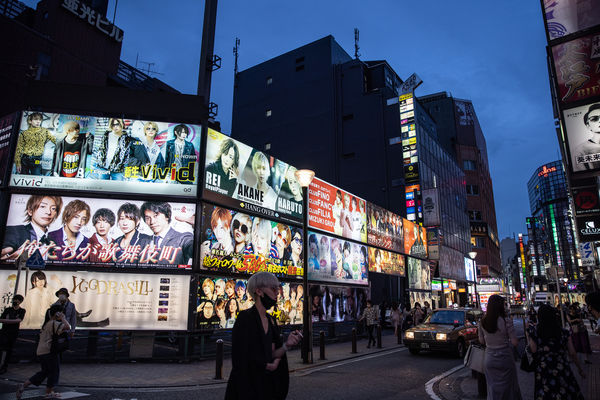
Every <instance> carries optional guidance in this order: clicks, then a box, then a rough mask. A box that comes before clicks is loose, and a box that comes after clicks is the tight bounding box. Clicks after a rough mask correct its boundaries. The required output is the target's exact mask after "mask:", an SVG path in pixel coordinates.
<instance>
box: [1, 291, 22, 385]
mask: <svg viewBox="0 0 600 400" xmlns="http://www.w3.org/2000/svg"><path fill="white" fill-rule="evenodd" d="M22 302H23V296H21V295H20V294H17V295H15V296H14V297H13V300H12V307H6V309H5V310H4V311H3V312H2V315H1V316H0V323H2V330H0V374H3V373H5V372H6V370H7V368H8V360H9V359H10V356H11V354H12V349H13V347H14V345H15V342H16V341H17V336H19V325H20V324H21V321H23V318H25V310H24V309H23V308H21V303H22Z"/></svg>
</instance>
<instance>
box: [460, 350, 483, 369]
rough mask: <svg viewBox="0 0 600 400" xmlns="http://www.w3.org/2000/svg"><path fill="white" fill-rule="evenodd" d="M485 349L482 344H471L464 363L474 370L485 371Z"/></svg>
mask: <svg viewBox="0 0 600 400" xmlns="http://www.w3.org/2000/svg"><path fill="white" fill-rule="evenodd" d="M484 362H485V349H484V348H483V347H482V346H479V345H475V344H471V345H470V346H469V349H468V350H467V354H466V355H465V359H464V365H465V366H467V367H469V368H471V369H472V370H473V371H477V372H479V373H482V374H483V373H484V372H485V371H484Z"/></svg>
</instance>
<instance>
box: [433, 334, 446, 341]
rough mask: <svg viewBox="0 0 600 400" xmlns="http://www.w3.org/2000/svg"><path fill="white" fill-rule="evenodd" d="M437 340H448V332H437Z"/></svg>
mask: <svg viewBox="0 0 600 400" xmlns="http://www.w3.org/2000/svg"><path fill="white" fill-rule="evenodd" d="M435 340H446V334H445V333H436V335H435Z"/></svg>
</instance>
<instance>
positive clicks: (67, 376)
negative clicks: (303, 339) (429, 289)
mask: <svg viewBox="0 0 600 400" xmlns="http://www.w3.org/2000/svg"><path fill="white" fill-rule="evenodd" d="M381 342H382V348H381V349H378V348H376V347H375V348H373V347H372V348H371V349H367V348H366V344H367V341H366V339H361V340H358V341H357V351H358V352H357V353H356V354H352V353H351V350H352V342H343V343H333V344H328V345H326V348H325V356H326V360H324V361H323V360H319V359H318V358H319V347H318V346H316V347H314V348H313V358H314V363H313V364H310V365H307V364H303V363H302V359H301V355H300V351H299V349H295V350H290V351H289V352H288V363H289V369H290V372H294V371H299V370H302V369H307V368H314V367H319V366H322V365H325V364H329V363H334V362H338V361H341V360H347V359H350V358H355V357H361V356H364V355H367V354H372V353H378V352H382V351H389V350H392V349H397V348H399V347H404V346H403V345H398V344H397V339H396V337H395V336H393V335H392V334H391V332H390V331H386V332H385V333H384V335H382V339H381ZM38 370H39V364H37V363H24V364H11V365H9V370H8V372H7V373H5V374H3V375H0V379H2V380H3V381H4V382H5V383H9V382H15V383H16V382H23V381H25V379H27V378H29V377H30V376H31V375H33V374H34V373H35V372H37V371H38ZM230 371H231V359H230V358H226V359H225V360H224V365H223V379H222V380H216V379H214V377H215V360H206V361H198V362H191V363H142V362H131V363H112V364H107V363H103V364H81V363H77V364H62V365H61V367H60V386H62V387H88V388H89V387H95V388H112V387H115V388H157V387H160V388H164V387H181V386H196V385H214V384H220V383H225V382H227V379H228V378H229V373H230Z"/></svg>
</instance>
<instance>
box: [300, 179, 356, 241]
mask: <svg viewBox="0 0 600 400" xmlns="http://www.w3.org/2000/svg"><path fill="white" fill-rule="evenodd" d="M366 204H367V203H366V202H365V200H363V199H361V198H360V197H357V196H355V195H353V194H351V193H348V192H346V191H344V190H342V189H340V188H338V187H337V186H333V185H330V184H329V183H327V182H324V181H322V180H320V179H318V178H315V179H313V181H312V183H311V184H310V187H309V188H308V226H309V227H311V228H315V229H319V230H322V231H325V232H329V233H333V234H336V235H338V236H343V237H345V238H346V239H352V240H356V241H359V242H363V243H367V212H366V208H367V206H366Z"/></svg>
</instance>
